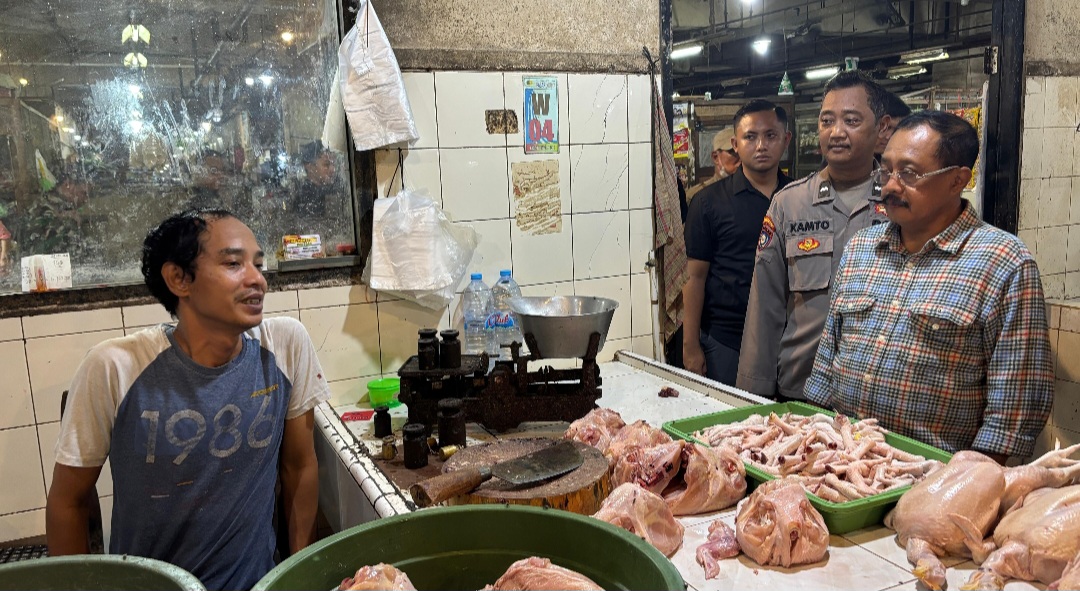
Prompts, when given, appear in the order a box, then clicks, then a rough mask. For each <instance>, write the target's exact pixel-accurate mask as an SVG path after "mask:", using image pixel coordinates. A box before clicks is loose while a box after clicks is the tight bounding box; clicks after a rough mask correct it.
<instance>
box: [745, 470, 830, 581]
mask: <svg viewBox="0 0 1080 591" xmlns="http://www.w3.org/2000/svg"><path fill="white" fill-rule="evenodd" d="M735 536H736V538H737V539H738V540H739V546H740V547H741V548H742V551H743V552H744V553H745V554H746V555H747V556H749V557H750V558H752V559H753V560H754V561H755V562H757V563H758V564H761V565H779V566H784V567H788V566H791V565H794V564H808V563H811V562H817V561H819V560H821V559H823V558H825V553H826V552H827V551H828V550H829V530H828V529H827V528H826V527H825V520H824V519H823V518H822V517H821V513H818V512H817V509H814V506H813V505H811V504H810V501H809V500H808V499H807V498H806V492H805V491H804V490H803V488H802V486H801V485H800V484H799V483H797V482H794V481H791V480H786V479H785V480H770V481H768V482H766V483H764V484H762V485H761V486H759V487H758V488H757V490H755V491H754V492H753V493H752V494H751V495H750V496H749V497H747V498H746V500H745V501H743V502H742V503H739V514H738V516H736V517H735Z"/></svg>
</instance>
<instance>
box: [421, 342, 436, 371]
mask: <svg viewBox="0 0 1080 591" xmlns="http://www.w3.org/2000/svg"><path fill="white" fill-rule="evenodd" d="M416 358H417V363H418V365H419V366H420V369H422V370H428V369H438V367H439V342H438V340H436V339H420V340H419V341H417V343H416Z"/></svg>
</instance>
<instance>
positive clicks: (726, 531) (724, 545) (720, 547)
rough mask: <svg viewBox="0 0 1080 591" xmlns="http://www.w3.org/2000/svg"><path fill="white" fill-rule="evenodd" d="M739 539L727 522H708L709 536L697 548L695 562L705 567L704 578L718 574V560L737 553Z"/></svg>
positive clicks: (734, 555) (731, 556)
mask: <svg viewBox="0 0 1080 591" xmlns="http://www.w3.org/2000/svg"><path fill="white" fill-rule="evenodd" d="M739 552H740V550H739V540H737V539H735V532H734V531H733V530H732V529H731V527H730V526H728V524H726V523H724V522H723V521H720V520H716V521H714V522H712V523H710V524H709V537H708V538H707V540H706V542H705V543H704V544H702V545H700V546H698V549H697V563H698V564H700V565H701V566H702V567H704V568H705V579H706V580H708V579H715V578H716V576H717V575H719V574H720V562H719V561H720V560H722V559H724V558H734V557H736V556H738V555H739Z"/></svg>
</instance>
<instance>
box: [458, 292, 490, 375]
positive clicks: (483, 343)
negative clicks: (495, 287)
mask: <svg viewBox="0 0 1080 591" xmlns="http://www.w3.org/2000/svg"><path fill="white" fill-rule="evenodd" d="M470 279H472V281H471V282H470V283H469V286H468V287H466V288H465V293H464V294H462V296H461V308H462V311H463V317H464V318H463V321H464V325H465V354H466V355H479V354H481V353H483V352H485V351H487V352H488V354H489V355H490V354H491V344H490V343H491V331H489V330H487V328H486V327H485V325H486V323H487V320H488V316H490V315H491V289H490V288H489V287H488V286H487V285H485V284H484V276H483V275H481V274H480V273H473V274H472V275H471V276H470Z"/></svg>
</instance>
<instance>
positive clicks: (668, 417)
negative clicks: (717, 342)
mask: <svg viewBox="0 0 1080 591" xmlns="http://www.w3.org/2000/svg"><path fill="white" fill-rule="evenodd" d="M600 375H601V378H602V381H603V385H602V390H603V396H602V397H601V398H600V399H599V400H598V401H597V403H598V405H599V406H601V407H603V408H608V409H612V410H615V411H617V412H619V413H620V414H621V415H622V417H623V418H624V420H625V421H626V422H627V423H630V422H633V421H637V420H639V419H640V420H645V421H647V422H649V423H650V424H652V425H653V426H656V427H660V426H661V425H662V424H664V423H666V422H668V421H675V420H678V419H685V418H688V417H694V416H699V415H705V414H709V413H714V412H719V411H724V410H729V409H733V408H738V407H744V406H748V405H754V404H765V403H768V402H770V401H767V400H765V399H761V398H759V397H756V396H753V395H750V394H748V393H746V392H742V391H739V390H736V389H734V388H730V387H727V386H723V385H719V384H716V383H714V382H710V381H708V380H704V379H702V378H700V377H698V376H694V375H692V374H688V373H686V372H684V371H681V370H678V369H674V368H671V367H670V366H666V365H663V364H660V363H657V362H655V361H652V360H650V359H648V358H645V357H642V356H639V355H635V354H632V353H629V352H625V351H620V352H619V353H618V354H617V355H616V359H615V361H613V362H610V363H603V364H600ZM666 387H670V388H674V389H675V390H677V391H678V393H679V396H678V397H660V396H659V395H658V393H659V392H660V390H661V389H662V388H666ZM364 410H366V409H364V408H362V407H353V406H345V407H339V408H331V407H330V406H329V405H324V406H323V407H321V408H320V409H319V413H320V414H319V424H320V431H321V432H322V433H323V435H324V437H325V438H326V441H331V442H333V443H332V445H327V446H325V447H326V448H332V449H334V450H335V457H334V458H333V459H334V462H335V464H336V465H337V466H338V467H340V470H341V471H342V472H343V473H347V474H348V475H349V477H348V479H350V480H353V483H352V487H353V488H357V487H358V488H359V490H360V491H361V494H359V495H353V496H352V497H349V498H351V499H352V500H351V501H346V500H345V499H346V496H344V495H343V494H341V496H340V497H339V499H338V500H339V503H338V508H339V510H338V512H337V513H336V514H335V515H333V516H332V518H331V521H332V522H333V521H336V523H335V525H336V526H338V527H341V528H346V527H351V526H353V525H357V524H359V523H362V522H363V521H366V520H367V519H374V518H377V517H386V516H391V515H397V514H402V513H407V512H411V511H414V510H417V509H416V506H415V504H414V503H412V499H411V498H410V496H409V494H408V492H407V489H408V486H409V485H410V484H412V483H413V482H415V481H416V480H418V479H419V477H420V476H421V475H417V474H409V473H408V472H409V471H406V470H402V469H399V467H398V466H396V465H395V462H394V461H391V462H389V464H387V463H386V462H384V461H383V460H380V459H378V457H379V455H380V454H381V451H382V446H383V442H382V440H381V439H380V438H376V437H375V436H374V425H373V422H372V420H356V421H354V420H347V421H346V420H342V417H346V418H352V417H353V416H355V415H351V414H350V413H355V412H363V411H364ZM391 415H392V419H393V427H394V429H395V431H398V430H400V428H401V426H402V425H403V424H404V422H405V420H406V416H407V410H406V409H405V408H403V407H398V408H396V409H393V410H392V411H391ZM361 416H363V415H361ZM566 427H567V423H565V422H547V423H527V424H523V425H521V426H519V427H518V428H516V429H511V430H509V431H507V432H505V433H492V432H489V431H487V430H485V429H483V428H482V427H480V426H478V425H475V424H470V425H469V431H468V440H469V444H470V445H477V444H479V443H482V442H495V441H503V440H508V439H515V438H522V437H561V435H562V434H563V432H564V431H565V429H566ZM320 459H323V458H320ZM321 464H326V462H325V461H322V462H321ZM440 466H441V462H440V460H439V459H438V458H437V456H431V459H430V463H429V466H428V467H427V468H425V469H424V471H423V474H422V475H423V476H426V475H430V474H434V473H437V472H438V470H439V467H440ZM344 481H345V478H341V479H340V480H339V486H338V490H339V491H343V490H345V489H346V488H347V487H346V486H345V485H346V484H347V483H345V482H344ZM324 482H326V480H325V479H324ZM331 494H333V493H331ZM339 494H340V493H339ZM323 500H324V503H323V505H324V509H325V508H326V501H327V500H328V499H326V498H324V499H323ZM357 507H360V508H359V509H358V508H357ZM365 507H366V509H365ZM331 510H333V508H332V507H331ZM735 515H736V511H735V508H734V507H732V508H729V509H726V510H723V511H720V512H716V513H712V514H705V515H696V516H689V517H679V518H678V521H679V522H680V523H681V524H682V525H683V526H684V528H685V529H684V536H683V541H682V545H681V547H680V548H679V549H678V551H677V552H675V553H674V555H673V556H672V557H671V561H672V563H674V564H675V566H676V567H677V568H678V570H679V572H680V573H681V574H682V576H683V579H684V580H685V581H686V582H687V584H688V585H689V586H690V588H692V589H698V590H710V591H711V590H716V591H720V590H726V589H747V588H762V589H766V588H767V589H776V588H791V587H793V586H796V585H797V586H800V587H804V588H814V589H881V590H884V589H916V578H915V576H914V575H913V574H912V573H911V567H910V565H909V564H908V561H907V558H906V554H905V550H904V548H903V547H901V546H900V545H899V544H898V543H897V542H896V536H895V534H894V532H893V531H892V530H889V529H888V528H886V527H885V526H884V525H881V524H876V525H873V526H870V527H866V528H863V529H859V530H856V531H851V532H847V533H844V534H840V535H835V534H834V535H831V536H830V538H829V547H828V552H827V554H826V558H825V559H824V560H822V561H820V562H816V563H814V564H809V565H802V566H797V567H791V568H783V567H765V566H760V565H758V564H757V563H755V562H754V561H753V560H751V559H750V558H748V557H747V556H745V555H740V556H739V557H737V558H732V559H726V560H722V561H721V562H720V574H719V576H717V577H716V578H713V579H708V580H706V578H705V572H704V570H703V568H702V567H701V566H700V565H699V564H698V563H697V561H696V559H695V553H696V550H697V548H698V546H700V545H701V544H702V543H703V542H704V541H705V539H706V537H707V535H708V531H709V525H710V524H711V523H713V522H715V521H718V520H719V521H723V522H725V523H727V524H728V525H730V526H732V527H734V523H735ZM944 564H945V565H946V567H948V571H947V577H948V581H949V586H950V587H951V588H959V586H960V585H961V584H962V583H963V582H965V581H967V579H968V577H969V576H970V575H971V573H972V572H974V571H975V570H976V568H977V567H976V565H975V564H974V563H973V562H971V561H970V560H964V559H958V558H950V559H946V560H945V561H944ZM343 576H344V575H343ZM1007 588H1008V589H1010V590H1012V589H1038V588H1042V587H1039V586H1035V585H1031V584H1028V583H1022V582H1011V583H1009V585H1008V587H1007Z"/></svg>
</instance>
